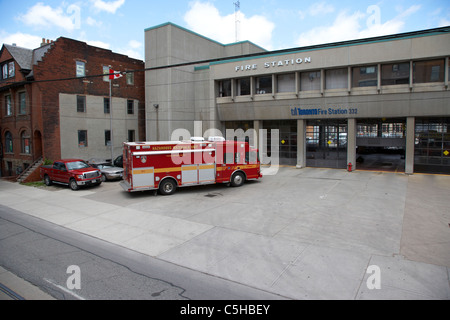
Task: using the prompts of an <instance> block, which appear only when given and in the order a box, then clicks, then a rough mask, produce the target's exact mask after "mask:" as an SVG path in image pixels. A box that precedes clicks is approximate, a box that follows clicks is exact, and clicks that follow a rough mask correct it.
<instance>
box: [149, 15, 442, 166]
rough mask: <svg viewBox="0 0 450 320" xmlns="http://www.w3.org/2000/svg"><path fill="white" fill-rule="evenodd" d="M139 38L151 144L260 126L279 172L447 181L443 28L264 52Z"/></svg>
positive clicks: (171, 34)
mask: <svg viewBox="0 0 450 320" xmlns="http://www.w3.org/2000/svg"><path fill="white" fill-rule="evenodd" d="M145 40H146V57H145V63H146V68H149V69H147V71H146V92H145V93H146V94H145V95H146V130H147V132H146V138H147V140H170V139H171V134H172V132H173V131H174V130H175V129H178V128H184V129H186V130H188V131H189V132H191V133H192V134H193V135H203V132H205V131H206V130H207V129H212V128H217V129H219V130H220V131H221V132H222V133H224V134H225V130H226V129H239V128H241V129H243V130H247V129H256V131H257V132H263V131H265V132H266V135H265V136H264V138H263V141H264V142H265V143H266V144H267V150H270V144H271V143H273V140H272V139H271V137H272V135H273V134H274V132H275V131H274V130H278V131H277V132H278V135H277V139H279V141H278V143H279V145H280V149H279V156H280V162H281V163H282V164H283V163H285V164H291V165H296V166H297V167H326V168H347V167H348V165H349V164H351V165H352V170H355V169H356V170H358V169H364V168H369V169H380V170H382V169H384V168H390V169H391V170H396V171H399V172H405V173H407V174H412V173H414V172H430V173H447V174H450V91H449V88H448V84H449V80H450V62H449V57H450V27H444V28H437V29H430V30H424V31H417V32H410V33H403V34H396V35H390V36H382V37H376V38H369V39H361V40H353V41H345V42H339V43H332V44H323V45H315V46H310V47H302V48H293V49H288V50H280V51H272V52H268V51H265V50H264V49H262V48H260V47H258V46H256V45H255V44H253V43H251V42H248V41H245V42H239V43H234V44H230V45H224V44H221V43H218V42H216V41H213V40H211V39H208V38H205V37H203V36H201V35H199V34H196V33H194V32H192V31H189V30H186V29H184V28H181V27H179V26H176V25H174V24H171V23H167V24H163V25H159V26H156V27H152V28H149V29H146V30H145ZM192 62H198V63H196V64H190V63H192ZM174 65H175V66H174ZM165 66H172V67H170V68H166V67H165ZM199 123H201V128H200V129H201V131H200V132H199V127H198V124H199ZM260 129H265V130H262V131H261V130H260Z"/></svg>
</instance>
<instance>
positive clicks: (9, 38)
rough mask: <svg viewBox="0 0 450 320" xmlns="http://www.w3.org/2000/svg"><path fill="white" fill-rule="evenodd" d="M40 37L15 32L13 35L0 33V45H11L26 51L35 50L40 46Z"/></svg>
mask: <svg viewBox="0 0 450 320" xmlns="http://www.w3.org/2000/svg"><path fill="white" fill-rule="evenodd" d="M41 42H42V37H39V36H33V35H31V34H26V33H22V32H16V33H14V34H8V33H6V32H3V31H2V32H1V33H0V43H6V44H13V43H15V44H16V45H17V46H18V47H23V48H27V49H36V48H38V47H39V46H40V45H41Z"/></svg>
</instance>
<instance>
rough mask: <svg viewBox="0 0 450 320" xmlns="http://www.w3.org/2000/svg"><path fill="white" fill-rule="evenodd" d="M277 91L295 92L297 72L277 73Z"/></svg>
mask: <svg viewBox="0 0 450 320" xmlns="http://www.w3.org/2000/svg"><path fill="white" fill-rule="evenodd" d="M277 92H295V73H288V74H279V75H277Z"/></svg>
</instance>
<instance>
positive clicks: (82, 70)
mask: <svg viewBox="0 0 450 320" xmlns="http://www.w3.org/2000/svg"><path fill="white" fill-rule="evenodd" d="M76 74H77V77H84V76H86V64H85V63H84V62H83V61H76Z"/></svg>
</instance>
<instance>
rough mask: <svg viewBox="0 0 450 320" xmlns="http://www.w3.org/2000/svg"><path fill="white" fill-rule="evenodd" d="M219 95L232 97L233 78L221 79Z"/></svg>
mask: <svg viewBox="0 0 450 320" xmlns="http://www.w3.org/2000/svg"><path fill="white" fill-rule="evenodd" d="M219 97H231V80H230V79H227V80H222V81H219Z"/></svg>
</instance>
